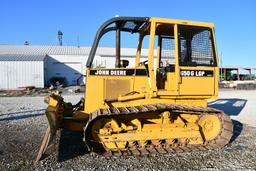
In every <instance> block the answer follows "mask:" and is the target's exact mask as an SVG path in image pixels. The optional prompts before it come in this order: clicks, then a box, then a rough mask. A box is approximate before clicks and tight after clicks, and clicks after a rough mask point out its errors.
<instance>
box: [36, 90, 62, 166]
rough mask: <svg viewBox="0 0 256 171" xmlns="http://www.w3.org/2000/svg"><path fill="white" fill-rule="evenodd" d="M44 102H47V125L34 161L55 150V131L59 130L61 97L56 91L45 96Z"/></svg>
mask: <svg viewBox="0 0 256 171" xmlns="http://www.w3.org/2000/svg"><path fill="white" fill-rule="evenodd" d="M45 102H46V103H48V107H47V110H46V116H47V119H48V123H49V126H48V128H47V129H46V132H45V135H44V138H43V141H42V144H41V146H40V149H39V152H38V154H37V157H36V162H38V161H39V160H41V159H42V157H43V156H44V154H45V153H46V152H49V153H51V152H53V151H54V150H56V147H57V139H56V134H57V131H59V128H60V123H61V120H62V115H61V112H62V110H61V107H62V106H61V104H62V102H63V98H62V97H61V96H60V95H59V94H58V93H54V94H52V95H50V96H49V97H46V99H45Z"/></svg>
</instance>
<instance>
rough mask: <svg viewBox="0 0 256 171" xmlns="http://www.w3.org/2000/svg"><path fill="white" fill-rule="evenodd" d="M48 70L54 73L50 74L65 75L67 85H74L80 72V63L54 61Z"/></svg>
mask: <svg viewBox="0 0 256 171" xmlns="http://www.w3.org/2000/svg"><path fill="white" fill-rule="evenodd" d="M50 72H51V73H53V74H54V75H52V76H55V77H65V78H66V80H67V84H68V85H76V84H77V79H78V78H79V77H80V76H81V73H82V64H81V63H78V62H77V63H76V62H64V63H59V62H56V63H54V64H53V67H52V68H51V71H50Z"/></svg>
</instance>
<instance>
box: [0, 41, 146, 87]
mask: <svg viewBox="0 0 256 171" xmlns="http://www.w3.org/2000/svg"><path fill="white" fill-rule="evenodd" d="M89 52H90V47H77V46H35V45H0V89H17V88H19V87H26V86H35V87H39V88H43V87H45V86H48V85H49V84H51V83H52V82H51V81H52V80H55V81H56V78H57V79H59V78H65V84H66V85H77V84H81V83H83V82H84V79H83V77H82V75H85V69H86V61H87V57H88V55H89ZM135 55H136V49H133V48H124V49H121V56H122V59H127V60H129V62H130V64H129V66H134V65H135ZM141 57H142V61H144V60H146V58H147V50H146V49H143V50H142V53H141ZM93 64H94V66H100V67H114V66H115V48H100V47H99V48H98V50H97V52H96V56H95V59H94V63H93Z"/></svg>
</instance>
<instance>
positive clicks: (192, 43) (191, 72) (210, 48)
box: [178, 26, 218, 96]
mask: <svg viewBox="0 0 256 171" xmlns="http://www.w3.org/2000/svg"><path fill="white" fill-rule="evenodd" d="M214 49H215V48H214V40H213V32H212V29H210V28H206V27H194V26H178V55H179V66H180V67H179V68H180V71H179V72H180V81H179V94H180V95H210V96H212V95H215V94H216V92H215V91H217V90H215V89H216V85H215V84H216V83H217V82H216V79H218V68H217V60H216V54H215V50H214Z"/></svg>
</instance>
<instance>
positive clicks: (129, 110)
mask: <svg viewBox="0 0 256 171" xmlns="http://www.w3.org/2000/svg"><path fill="white" fill-rule="evenodd" d="M166 110H168V111H170V112H174V113H190V114H197V115H201V116H203V115H205V114H211V115H212V114H215V115H217V116H218V117H219V118H220V120H221V122H222V128H221V131H220V133H219V135H218V136H217V137H216V138H215V139H213V140H211V141H205V143H204V144H200V145H190V144H185V143H184V144H181V143H179V144H175V145H174V144H164V145H153V144H152V145H146V146H145V147H144V148H141V147H140V146H133V147H132V148H126V149H120V150H118V151H116V150H115V151H111V150H109V149H105V152H104V154H103V155H105V156H121V155H136V156H137V155H148V154H155V153H179V152H191V151H204V150H212V149H218V148H223V147H224V146H225V145H226V144H228V143H229V141H230V139H231V137H232V135H233V124H232V121H231V119H230V117H229V116H227V115H225V114H224V113H223V111H221V110H217V109H213V108H209V107H191V106H185V105H173V104H162V103H157V104H148V105H142V106H133V107H118V108H110V109H99V110H96V111H95V112H93V113H92V114H91V115H90V117H89V120H88V122H87V124H86V126H85V128H84V140H85V143H86V145H87V146H88V148H89V149H90V150H91V151H93V149H94V148H97V147H96V146H95V147H94V144H97V143H95V142H94V141H93V140H88V138H87V137H86V135H88V133H89V132H90V127H91V126H92V123H94V122H93V121H95V120H96V119H100V118H103V117H106V116H107V117H109V116H110V117H111V116H115V115H120V114H121V115H129V114H138V115H139V114H143V113H145V112H153V111H159V112H161V111H166ZM88 130H89V131H88Z"/></svg>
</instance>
